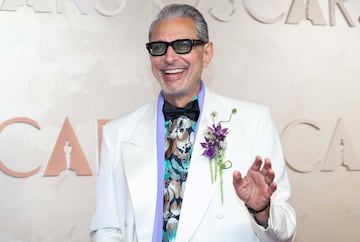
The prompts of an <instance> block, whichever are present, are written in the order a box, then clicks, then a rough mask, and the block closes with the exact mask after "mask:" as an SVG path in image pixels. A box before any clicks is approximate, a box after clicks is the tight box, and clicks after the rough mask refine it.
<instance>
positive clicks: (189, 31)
mask: <svg viewBox="0 0 360 242" xmlns="http://www.w3.org/2000/svg"><path fill="white" fill-rule="evenodd" d="M187 38H191V39H194V38H197V35H196V25H195V22H194V21H193V20H192V19H191V18H190V17H178V18H171V19H164V20H161V21H159V22H158V23H157V24H156V26H155V28H154V30H153V32H152V35H151V41H158V40H163V41H172V40H176V39H187Z"/></svg>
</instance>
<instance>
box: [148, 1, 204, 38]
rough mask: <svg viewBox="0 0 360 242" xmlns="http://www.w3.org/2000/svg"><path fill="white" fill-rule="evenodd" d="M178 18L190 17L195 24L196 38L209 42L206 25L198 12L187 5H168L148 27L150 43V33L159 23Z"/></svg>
mask: <svg viewBox="0 0 360 242" xmlns="http://www.w3.org/2000/svg"><path fill="white" fill-rule="evenodd" d="M179 17H190V18H191V19H192V20H193V21H194V22H195V25H196V35H197V37H198V38H199V39H200V40H202V41H205V42H208V41H209V31H208V25H207V23H206V21H205V18H204V16H203V15H202V14H201V13H200V12H199V10H197V9H196V8H194V7H193V6H190V5H187V4H170V5H167V6H165V7H164V8H163V9H161V11H160V12H159V13H158V15H157V16H156V18H155V19H154V21H153V22H152V23H151V25H150V28H149V36H148V38H149V41H151V35H152V32H153V30H154V28H155V26H156V24H157V23H158V22H159V21H161V20H165V19H171V18H179Z"/></svg>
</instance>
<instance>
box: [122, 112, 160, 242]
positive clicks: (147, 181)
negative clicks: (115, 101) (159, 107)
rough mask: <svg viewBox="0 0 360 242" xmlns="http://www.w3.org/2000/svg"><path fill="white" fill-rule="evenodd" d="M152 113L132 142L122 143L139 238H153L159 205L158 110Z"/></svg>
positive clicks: (125, 169) (138, 129)
mask: <svg viewBox="0 0 360 242" xmlns="http://www.w3.org/2000/svg"><path fill="white" fill-rule="evenodd" d="M149 114H150V115H147V116H146V117H145V118H143V120H142V125H139V126H138V127H137V130H136V133H135V134H134V136H133V137H132V138H131V142H128V143H124V144H122V147H123V149H122V159H123V162H124V171H125V174H126V179H127V183H128V187H129V192H130V195H131V198H132V205H133V208H134V209H133V210H134V215H135V226H136V230H137V235H138V239H139V241H146V240H148V239H149V238H151V236H152V233H153V227H152V224H153V223H154V215H155V208H156V194H157V160H156V152H154V151H156V122H155V120H156V118H155V115H156V111H155V112H151V110H149ZM129 125H131V124H129ZM149 127H150V128H149Z"/></svg>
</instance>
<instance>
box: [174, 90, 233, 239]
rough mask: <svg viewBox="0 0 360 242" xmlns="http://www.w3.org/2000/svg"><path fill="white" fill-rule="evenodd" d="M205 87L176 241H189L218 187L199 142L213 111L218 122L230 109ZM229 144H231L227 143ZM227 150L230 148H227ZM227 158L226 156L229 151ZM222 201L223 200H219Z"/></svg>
mask: <svg viewBox="0 0 360 242" xmlns="http://www.w3.org/2000/svg"><path fill="white" fill-rule="evenodd" d="M206 91H207V92H206V96H205V100H204V107H203V110H202V114H201V117H200V120H199V128H198V131H197V135H196V140H195V144H194V149H193V153H192V158H191V164H190V169H189V174H188V178H187V181H186V189H185V195H184V201H183V204H182V208H181V215H180V221H179V227H178V232H177V235H176V238H177V239H176V240H177V241H189V240H190V239H191V237H192V236H193V234H194V233H195V231H196V229H197V227H198V225H199V224H200V223H201V221H202V219H203V217H204V215H205V213H206V210H207V209H208V207H209V205H210V202H211V201H212V199H213V196H214V193H215V191H216V190H217V189H219V179H217V181H216V182H214V184H212V183H211V176H210V167H209V160H208V158H206V157H205V156H203V155H202V153H203V152H204V149H203V148H202V147H201V145H200V143H201V142H203V141H204V130H205V129H206V128H207V127H208V126H211V125H212V124H213V120H212V118H211V112H213V111H217V112H218V116H217V117H216V119H215V122H218V121H220V120H227V119H228V117H229V116H228V115H230V112H231V110H228V111H227V110H224V109H221V108H222V107H220V106H219V105H218V104H217V103H216V102H213V101H212V100H214V99H213V98H212V97H211V96H212V95H213V94H212V93H211V92H209V91H208V90H206ZM215 100H217V99H215ZM228 124H229V123H226V124H225V125H224V126H226V127H228ZM231 140H232V135H230V134H229V136H228V137H227V142H228V145H230V144H231V143H232V141H231ZM228 148H230V147H229V146H228ZM228 151H229V150H227V152H228ZM227 152H226V153H227ZM226 153H225V154H226ZM225 158H227V155H226V157H225ZM219 199H220V198H219ZM219 204H221V201H220V200H219Z"/></svg>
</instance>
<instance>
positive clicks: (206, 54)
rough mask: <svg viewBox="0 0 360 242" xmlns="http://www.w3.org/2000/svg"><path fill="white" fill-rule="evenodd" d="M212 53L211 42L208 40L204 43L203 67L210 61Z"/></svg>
mask: <svg viewBox="0 0 360 242" xmlns="http://www.w3.org/2000/svg"><path fill="white" fill-rule="evenodd" d="M213 54H214V47H213V43H212V42H209V43H206V44H205V45H204V55H203V68H206V67H208V65H209V64H210V62H211V59H212V57H213Z"/></svg>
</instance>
